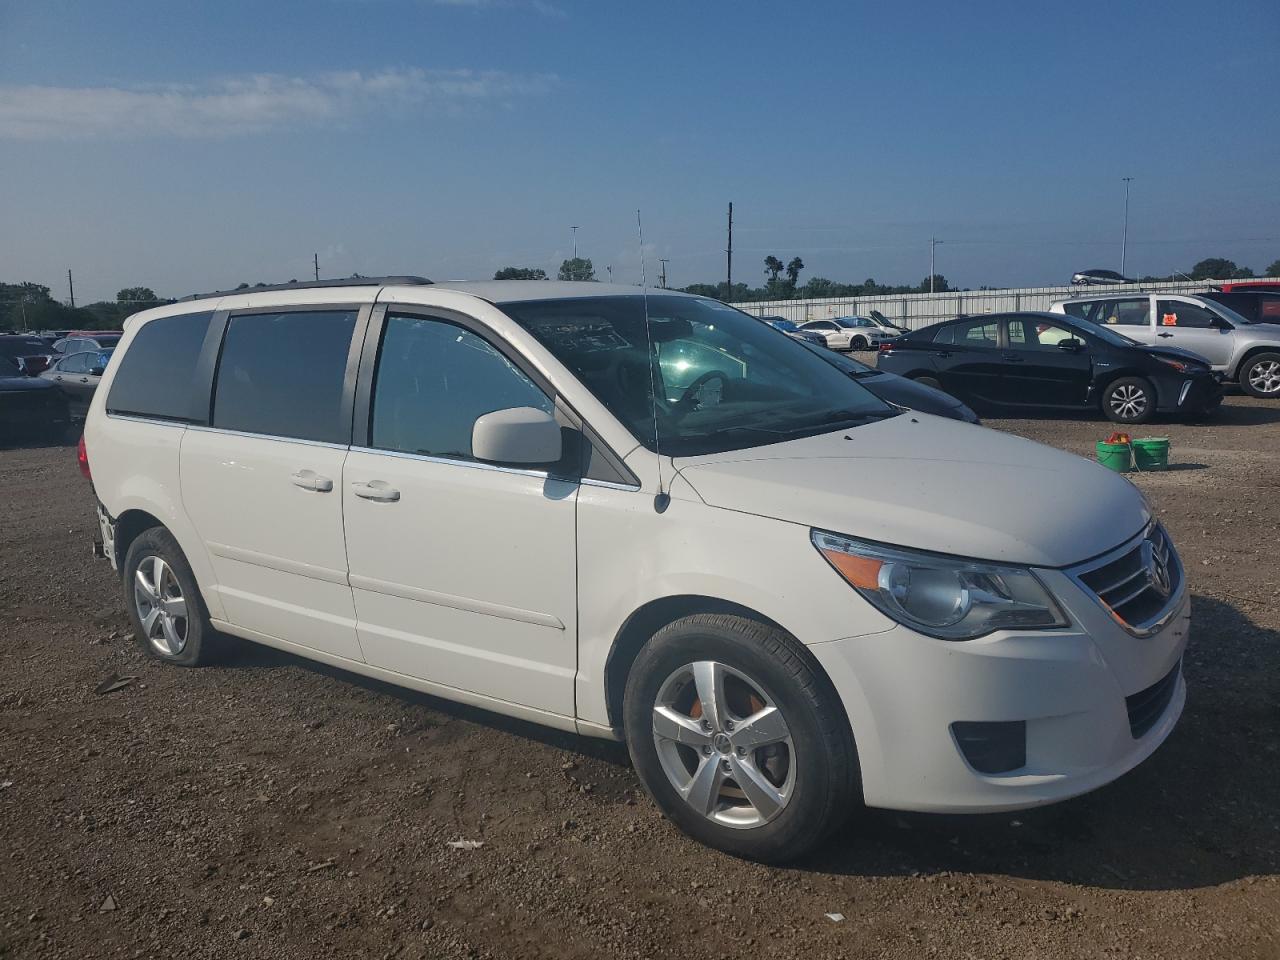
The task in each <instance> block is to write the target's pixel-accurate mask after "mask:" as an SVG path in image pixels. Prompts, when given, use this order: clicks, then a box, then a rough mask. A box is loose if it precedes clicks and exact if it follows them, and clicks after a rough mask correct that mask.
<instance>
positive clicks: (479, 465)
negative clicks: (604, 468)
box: [351, 446, 584, 483]
mask: <svg viewBox="0 0 1280 960" xmlns="http://www.w3.org/2000/svg"><path fill="white" fill-rule="evenodd" d="M351 452H352V453H372V454H376V455H378V456H382V457H395V458H396V459H398V460H419V461H421V462H423V463H441V464H444V465H446V466H452V467H470V468H472V469H474V470H492V471H495V472H497V473H511V474H515V475H516V476H521V477H537V478H539V479H541V480H559V481H561V482H562V483H583V482H584V481H582V480H578V479H576V478H573V479H570V478H567V477H553V476H552V475H551V472H550V471H549V470H529V469H526V468H524V467H504V466H501V465H500V464H496V463H483V462H481V461H479V460H461V459H455V458H453V457H434V456H431V455H429V454H425V453H406V452H405V451H403V450H381V449H379V448H378V447H357V446H353V447H351Z"/></svg>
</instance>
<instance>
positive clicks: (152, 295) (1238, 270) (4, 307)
mask: <svg viewBox="0 0 1280 960" xmlns="http://www.w3.org/2000/svg"><path fill="white" fill-rule="evenodd" d="M802 270H804V261H803V260H801V259H800V258H799V257H792V258H791V259H790V260H788V261H787V262H785V263H784V262H783V261H782V260H781V259H780V258H778V257H776V256H773V255H772V254H770V255H769V256H767V257H765V258H764V277H765V280H764V283H763V284H761V285H760V286H756V287H753V286H751V285H750V284H748V283H741V282H739V283H735V284H733V286H732V287H731V286H730V285H729V284H728V283H727V282H725V281H723V280H722V281H720V282H719V283H691V284H689V285H688V286H687V287H683V288H681V289H682V290H683V291H684V292H685V293H695V294H698V295H700V296H704V297H714V298H715V299H717V300H724V301H726V302H728V303H750V302H752V301H761V300H817V299H823V298H853V297H870V296H878V295H886V294H897V293H928V292H929V290H930V289H932V290H933V291H934V292H937V293H946V292H949V291H952V290H954V289H956V288H954V287H952V286H951V285H950V284H949V283H948V282H947V278H946V277H944V276H942V275H941V274H936V275H934V276H933V277H932V278H930V277H925V278H924V279H923V280H921V281H920V283H919V284H917V285H914V286H911V285H896V286H895V285H889V284H883V283H878V282H877V281H876V280H874V279H873V278H870V277H868V278H867V279H866V280H864V281H862V283H843V282H840V281H836V280H828V279H827V278H826V277H810V278H809V279H808V280H806V281H805V282H804V283H803V284H801V283H800V273H801V271H802ZM1254 276H1257V274H1255V273H1254V272H1253V270H1252V269H1251V268H1249V267H1247V266H1241V265H1239V264H1237V263H1236V262H1235V261H1233V260H1228V259H1227V258H1225V257H1206V258H1205V259H1203V260H1201V261H1200V262H1199V263H1197V264H1195V265H1194V266H1193V267H1192V268H1191V269H1190V270H1189V271H1187V272H1185V273H1184V272H1182V271H1179V270H1175V271H1174V272H1173V273H1172V274H1170V275H1168V276H1162V277H1161V276H1152V275H1148V276H1145V277H1142V278H1140V282H1141V283H1161V282H1164V281H1167V280H1186V279H1190V280H1239V279H1247V278H1250V277H1254ZM1262 276H1264V277H1276V278H1280V260H1275V261H1273V262H1272V263H1271V264H1270V265H1269V266H1268V267H1267V268H1266V269H1265V270H1264V271H1263V272H1262ZM493 279H495V280H546V279H547V272H546V271H545V270H543V269H542V268H541V267H503V268H502V269H501V270H498V271H497V272H495V273H494V275H493ZM556 279H558V280H580V281H590V280H596V279H597V277H596V271H595V266H594V265H593V264H592V262H591V260H590V259H589V258H587V257H570V258H569V259H567V260H565V261H564V262H563V263H561V264H560V269H559V271H558V272H557V273H556ZM930 280H932V283H931V282H930ZM264 285H265V284H262V283H256V284H252V285H251V284H248V283H242V284H240V285H239V286H238V287H236V289H237V290H251V289H253V288H254V287H261V286H264ZM966 289H967V288H966ZM978 289H980V290H992V289H997V288H995V287H985V286H984V287H979V288H978ZM173 302H174V300H172V299H167V298H165V297H160V296H157V295H156V292H155V291H154V290H152V289H151V288H150V287H124V288H122V289H121V290H119V291H118V292H117V293H116V298H115V300H99V301H97V302H96V303H90V304H86V305H85V306H82V307H72V306H69V305H67V304H65V303H62V302H61V301H59V300H55V299H54V298H53V296H52V295H51V294H50V291H49V288H48V287H46V286H45V285H44V284H40V283H31V282H28V281H23V282H19V283H0V330H118V329H120V325H121V324H122V323H123V322H124V319H125V318H126V317H128V316H129V315H130V314H133V313H137V312H138V311H139V310H146V309H147V308H149V307H157V306H161V305H163V304H167V303H173Z"/></svg>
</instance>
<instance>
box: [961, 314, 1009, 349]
mask: <svg viewBox="0 0 1280 960" xmlns="http://www.w3.org/2000/svg"><path fill="white" fill-rule="evenodd" d="M999 329H1000V324H999V322H998V321H996V320H974V321H972V322H970V323H957V324H955V325H954V326H953V327H952V328H951V330H952V336H953V337H955V340H954V342H955V343H960V344H965V345H966V346H970V347H996V346H999V343H1000V335H999V333H998V331H999Z"/></svg>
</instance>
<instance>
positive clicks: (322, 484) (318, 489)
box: [289, 470, 333, 493]
mask: <svg viewBox="0 0 1280 960" xmlns="http://www.w3.org/2000/svg"><path fill="white" fill-rule="evenodd" d="M289 480H290V481H291V482H292V483H293V485H294V486H295V487H301V488H302V489H303V490H311V491H313V492H315V493H328V492H329V491H330V490H332V489H333V481H332V480H330V479H329V478H328V477H322V476H320V474H318V473H316V472H315V471H314V470H299V471H298V472H297V473H295V474H293V475H292V476H291V477H289Z"/></svg>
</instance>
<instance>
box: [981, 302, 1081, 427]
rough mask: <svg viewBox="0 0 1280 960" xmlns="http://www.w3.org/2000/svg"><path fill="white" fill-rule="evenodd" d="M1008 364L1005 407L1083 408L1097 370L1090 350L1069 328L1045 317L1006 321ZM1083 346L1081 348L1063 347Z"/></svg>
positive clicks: (1003, 382)
mask: <svg viewBox="0 0 1280 960" xmlns="http://www.w3.org/2000/svg"><path fill="white" fill-rule="evenodd" d="M1005 343H1006V348H1005V350H1004V351H1003V352H1002V358H1003V359H1004V361H1005V364H1004V366H1003V367H1002V376H1001V378H1000V385H999V390H1000V399H1001V402H1002V403H1008V404H1023V405H1027V406H1046V407H1083V406H1084V405H1085V402H1086V399H1087V396H1088V390H1089V381H1090V379H1091V377H1092V371H1093V365H1092V361H1091V360H1090V358H1089V349H1088V347H1087V346H1086V345H1085V343H1084V340H1083V338H1079V337H1077V336H1076V335H1075V333H1074V332H1073V331H1072V330H1071V329H1070V328H1068V327H1065V326H1059V325H1058V324H1055V323H1052V322H1049V321H1047V320H1046V319H1045V318H1044V317H1040V316H1034V317H1028V316H1021V317H1010V318H1009V319H1008V321H1007V322H1006V339H1005ZM1062 343H1077V344H1080V346H1079V347H1078V348H1076V349H1064V348H1063V347H1061V346H1060V345H1059V344H1062Z"/></svg>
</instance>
